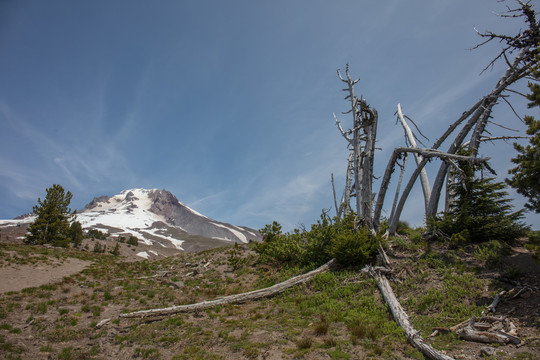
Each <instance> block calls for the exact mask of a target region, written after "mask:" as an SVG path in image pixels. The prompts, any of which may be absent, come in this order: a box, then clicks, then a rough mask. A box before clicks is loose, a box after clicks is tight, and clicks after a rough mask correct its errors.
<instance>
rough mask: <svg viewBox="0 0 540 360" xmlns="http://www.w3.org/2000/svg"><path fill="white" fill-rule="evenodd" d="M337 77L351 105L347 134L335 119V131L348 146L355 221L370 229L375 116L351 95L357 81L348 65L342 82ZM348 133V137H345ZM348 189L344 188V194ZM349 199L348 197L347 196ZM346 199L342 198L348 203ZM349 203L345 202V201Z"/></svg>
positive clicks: (364, 102)
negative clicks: (349, 148) (342, 83)
mask: <svg viewBox="0 0 540 360" xmlns="http://www.w3.org/2000/svg"><path fill="white" fill-rule="evenodd" d="M338 76H339V78H340V79H341V81H343V82H344V83H346V84H347V88H345V89H343V91H346V92H348V95H347V96H346V97H345V99H348V100H349V101H350V103H351V109H350V110H349V111H347V112H345V114H348V113H352V115H353V125H352V128H351V129H350V130H348V131H344V130H343V128H342V127H341V124H340V123H339V121H338V120H337V118H335V115H334V118H335V120H336V124H337V126H338V128H339V131H340V132H341V134H342V135H343V137H345V139H346V140H347V142H348V143H349V144H350V145H351V152H352V179H353V180H354V188H355V193H354V196H355V198H356V214H357V216H358V219H359V222H360V223H361V224H362V225H363V226H367V227H369V228H370V229H373V193H372V190H373V185H372V184H373V162H374V154H375V138H376V136H377V122H378V114H377V111H376V110H375V109H372V108H370V107H369V105H368V104H367V103H366V101H365V100H363V99H358V98H357V97H356V95H355V93H354V85H355V84H356V83H357V82H358V81H359V79H356V80H353V79H352V78H351V77H350V75H349V66H348V65H347V70H346V79H344V78H343V77H342V76H341V73H340V71H339V70H338ZM350 134H352V138H351V137H349V135H350ZM347 175H349V169H348V170H347ZM350 189H352V187H348V186H346V188H345V191H346V193H347V191H349V194H350ZM350 195H351V196H353V195H352V194H350ZM348 200H349V199H346V198H345V199H344V201H348ZM347 204H349V202H347Z"/></svg>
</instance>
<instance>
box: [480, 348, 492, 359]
mask: <svg viewBox="0 0 540 360" xmlns="http://www.w3.org/2000/svg"><path fill="white" fill-rule="evenodd" d="M480 356H483V357H490V356H495V348H492V347H490V346H482V347H481V348H480Z"/></svg>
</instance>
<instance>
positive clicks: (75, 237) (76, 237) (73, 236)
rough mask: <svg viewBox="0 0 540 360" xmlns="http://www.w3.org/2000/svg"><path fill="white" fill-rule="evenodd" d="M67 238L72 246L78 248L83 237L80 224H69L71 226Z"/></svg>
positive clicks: (75, 222) (76, 222)
mask: <svg viewBox="0 0 540 360" xmlns="http://www.w3.org/2000/svg"><path fill="white" fill-rule="evenodd" d="M69 238H70V240H71V243H72V244H73V246H75V247H79V245H81V243H82V241H83V239H84V235H83V231H82V226H81V223H80V222H78V221H74V222H72V223H71V226H70V228H69Z"/></svg>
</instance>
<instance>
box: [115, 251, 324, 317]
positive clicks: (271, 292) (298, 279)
mask: <svg viewBox="0 0 540 360" xmlns="http://www.w3.org/2000/svg"><path fill="white" fill-rule="evenodd" d="M334 263H335V260H334V259H332V260H330V261H329V262H327V263H326V264H324V265H322V266H320V267H318V268H317V269H315V270H313V271H310V272H308V273H306V274H302V275H298V276H295V277H293V278H291V279H289V280H286V281H284V282H281V283H279V284H276V285H273V286H270V287H267V288H264V289H259V290H253V291H250V292H246V293H242V294H236V295H230V296H224V297H222V298H219V299H215V300H209V301H203V302H200V303H196V304H188V305H176V306H170V307H166V308H161V309H149V310H141V311H135V312H131V313H127V314H121V315H120V317H121V318H144V317H148V316H168V315H172V314H176V313H180V312H191V311H198V310H203V309H208V308H211V307H215V306H219V305H225V304H233V303H243V302H246V301H252V300H258V299H262V298H267V297H271V296H275V295H277V294H280V293H282V292H284V291H285V290H287V289H289V288H291V287H293V286H296V285H298V284H302V283H304V282H306V281H308V280H309V279H311V278H312V277H313V276H315V275H317V274H320V273H323V272H325V271H327V270H328V269H329V268H330V267H331V266H332V265H333V264H334Z"/></svg>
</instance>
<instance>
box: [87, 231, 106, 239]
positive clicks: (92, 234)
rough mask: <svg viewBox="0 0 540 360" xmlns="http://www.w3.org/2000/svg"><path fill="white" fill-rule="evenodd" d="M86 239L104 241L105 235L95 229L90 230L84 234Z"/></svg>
mask: <svg viewBox="0 0 540 360" xmlns="http://www.w3.org/2000/svg"><path fill="white" fill-rule="evenodd" d="M86 237H89V238H92V239H98V240H106V239H107V234H105V233H104V232H101V231H99V230H96V229H90V230H88V231H87V232H86Z"/></svg>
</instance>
